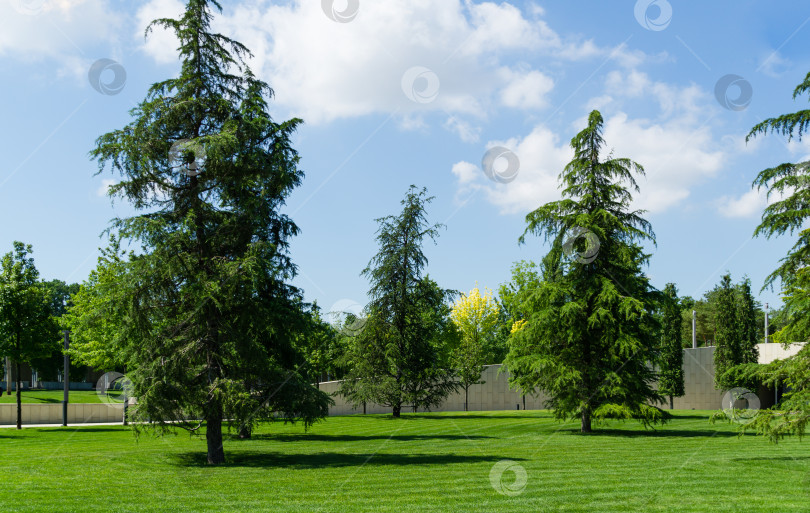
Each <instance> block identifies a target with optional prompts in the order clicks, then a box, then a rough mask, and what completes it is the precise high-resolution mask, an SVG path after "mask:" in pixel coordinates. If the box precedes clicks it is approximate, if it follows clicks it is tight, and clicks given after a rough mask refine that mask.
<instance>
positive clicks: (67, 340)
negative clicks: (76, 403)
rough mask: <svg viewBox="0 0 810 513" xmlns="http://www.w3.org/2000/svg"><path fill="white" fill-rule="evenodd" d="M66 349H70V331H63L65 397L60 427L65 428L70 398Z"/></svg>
mask: <svg viewBox="0 0 810 513" xmlns="http://www.w3.org/2000/svg"><path fill="white" fill-rule="evenodd" d="M68 347H70V330H65V361H64V364H65V370H64V372H63V374H62V375H63V376H64V385H65V397H64V400H63V401H62V425H63V426H67V421H68V397H69V396H70V356H68Z"/></svg>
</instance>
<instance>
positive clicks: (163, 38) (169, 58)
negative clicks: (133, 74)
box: [135, 0, 185, 64]
mask: <svg viewBox="0 0 810 513" xmlns="http://www.w3.org/2000/svg"><path fill="white" fill-rule="evenodd" d="M184 10H185V5H184V3H183V2H181V1H180V0H151V1H150V2H147V3H146V4H144V5H143V6H142V7H141V8H140V9H138V12H137V13H136V14H135V19H136V21H137V29H136V33H135V37H136V38H137V40H138V41H142V45H143V46H142V47H141V49H142V50H143V51H144V52H146V54H148V55H150V56H152V57H153V58H154V59H155V60H156V61H157V62H159V63H161V64H170V63H174V62H177V47H178V41H177V38H176V37H175V36H174V34H173V33H171V32H169V31H167V30H166V29H164V28H162V27H157V26H155V27H152V30H151V32H150V33H149V36H147V37H146V39H144V31H145V30H146V27H148V26H149V24H150V23H151V22H152V20H156V19H159V18H178V17H179V16H180V15H182V14H183V11H184Z"/></svg>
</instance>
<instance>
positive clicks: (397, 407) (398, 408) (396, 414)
mask: <svg viewBox="0 0 810 513" xmlns="http://www.w3.org/2000/svg"><path fill="white" fill-rule="evenodd" d="M401 411H402V405H401V404H395V405H394V411H393V412H392V415H393V416H394V418H399V416H400V412H401Z"/></svg>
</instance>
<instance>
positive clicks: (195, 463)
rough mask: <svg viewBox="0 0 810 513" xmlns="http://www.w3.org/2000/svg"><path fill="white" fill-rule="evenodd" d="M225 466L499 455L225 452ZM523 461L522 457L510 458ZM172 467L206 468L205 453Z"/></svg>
mask: <svg viewBox="0 0 810 513" xmlns="http://www.w3.org/2000/svg"><path fill="white" fill-rule="evenodd" d="M225 459H226V460H227V461H226V463H224V464H223V465H220V466H225V467H246V468H294V469H313V468H324V467H330V468H336V467H362V466H389V465H402V466H407V465H449V464H457V463H481V462H493V463H494V462H496V461H500V460H502V459H503V457H502V456H486V455H483V456H482V455H472V456H462V455H457V454H388V453H358V454H346V453H338V452H319V453H312V454H286V453H280V452H257V451H239V452H229V453H226V455H225ZM512 459H513V460H519V461H522V458H512ZM174 460H175V464H176V465H178V466H183V467H208V466H209V465H208V464H207V463H206V454H205V453H202V452H186V453H180V454H176V455H174Z"/></svg>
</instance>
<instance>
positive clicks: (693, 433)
mask: <svg viewBox="0 0 810 513" xmlns="http://www.w3.org/2000/svg"><path fill="white" fill-rule="evenodd" d="M560 432H562V433H568V434H572V435H581V436H588V437H598V436H605V437H611V438H617V437H618V438H711V437H720V438H732V437H739V436H740V435H741V434H740V433H739V432H737V431H718V430H713V429H660V428H659V429H611V428H594V430H593V432H591V433H582V432H580V431H579V428H573V429H568V428H566V429H560ZM742 436H756V434H755V433H743V434H742Z"/></svg>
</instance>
